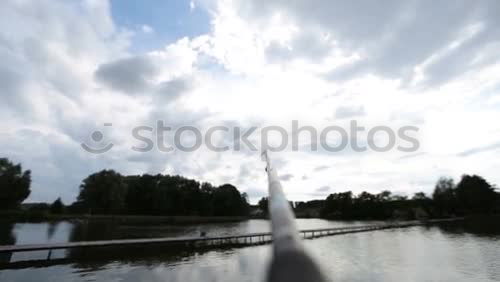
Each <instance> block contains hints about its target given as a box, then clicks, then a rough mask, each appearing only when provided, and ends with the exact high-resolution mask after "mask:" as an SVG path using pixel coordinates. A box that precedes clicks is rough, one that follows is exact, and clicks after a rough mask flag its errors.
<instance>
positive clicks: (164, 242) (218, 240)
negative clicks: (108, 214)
mask: <svg viewBox="0 0 500 282" xmlns="http://www.w3.org/2000/svg"><path fill="white" fill-rule="evenodd" d="M456 220H460V218H459V219H457V218H454V219H437V220H427V221H401V222H393V223H385V224H374V225H358V226H356V225H354V226H345V227H334V228H324V229H309V230H301V231H299V232H300V235H301V237H302V238H303V239H314V238H319V237H324V236H333V235H340V234H347V233H356V232H367V231H374V230H382V229H391V228H403V227H411V226H418V225H426V224H433V223H441V222H449V221H456ZM270 242H272V233H270V232H264V233H249V234H242V235H227V236H199V237H174V238H171V237H168V238H146V239H125V240H106V241H82V242H68V243H54V244H30V245H7V246H0V254H2V253H8V254H13V253H17V252H33V251H44V250H45V251H47V252H48V253H47V256H46V258H45V260H51V254H52V251H53V250H60V249H82V250H85V249H90V248H100V247H101V248H102V247H133V246H134V247H141V246H151V245H154V246H185V247H190V248H203V247H205V248H210V247H213V248H216V247H224V246H242V245H259V244H267V243H270ZM16 263H18V261H17V262H16ZM3 264H4V265H5V262H4V263H3ZM7 264H8V262H7Z"/></svg>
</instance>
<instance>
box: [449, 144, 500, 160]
mask: <svg viewBox="0 0 500 282" xmlns="http://www.w3.org/2000/svg"><path fill="white" fill-rule="evenodd" d="M497 149H500V142H497V143H493V144H490V145H486V146H481V147H476V148H472V149H469V150H466V151H463V152H461V153H459V154H458V156H459V157H468V156H471V155H475V154H479V153H483V152H488V151H494V150H497Z"/></svg>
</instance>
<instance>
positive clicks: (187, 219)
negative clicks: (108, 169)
mask: <svg viewBox="0 0 500 282" xmlns="http://www.w3.org/2000/svg"><path fill="white" fill-rule="evenodd" d="M248 219H251V218H250V217H246V216H157V215H121V214H118V215H88V214H61V215H58V214H35V215H33V214H29V213H19V212H0V222H1V221H8V222H48V221H64V220H109V221H114V222H127V223H139V224H140V223H166V224H192V223H218V222H239V221H244V220H248Z"/></svg>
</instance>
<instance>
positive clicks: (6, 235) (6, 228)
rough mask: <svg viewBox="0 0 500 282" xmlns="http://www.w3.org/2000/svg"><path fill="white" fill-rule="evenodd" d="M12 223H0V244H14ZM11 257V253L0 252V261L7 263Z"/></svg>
mask: <svg viewBox="0 0 500 282" xmlns="http://www.w3.org/2000/svg"><path fill="white" fill-rule="evenodd" d="M13 229H14V224H13V223H5V224H0V245H14V244H15V243H16V237H15V236H14V233H13ZM11 258H12V253H0V263H8V262H10V259H11Z"/></svg>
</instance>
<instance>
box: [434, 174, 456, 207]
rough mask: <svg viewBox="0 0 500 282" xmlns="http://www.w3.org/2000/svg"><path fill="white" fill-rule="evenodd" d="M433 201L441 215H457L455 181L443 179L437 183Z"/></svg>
mask: <svg viewBox="0 0 500 282" xmlns="http://www.w3.org/2000/svg"><path fill="white" fill-rule="evenodd" d="M432 200H433V201H434V205H435V206H436V209H437V211H438V213H439V215H441V216H443V215H450V214H454V213H456V195H455V184H454V182H453V179H451V178H446V177H441V178H439V180H438V182H437V183H436V187H435V188H434V193H433V194H432Z"/></svg>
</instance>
